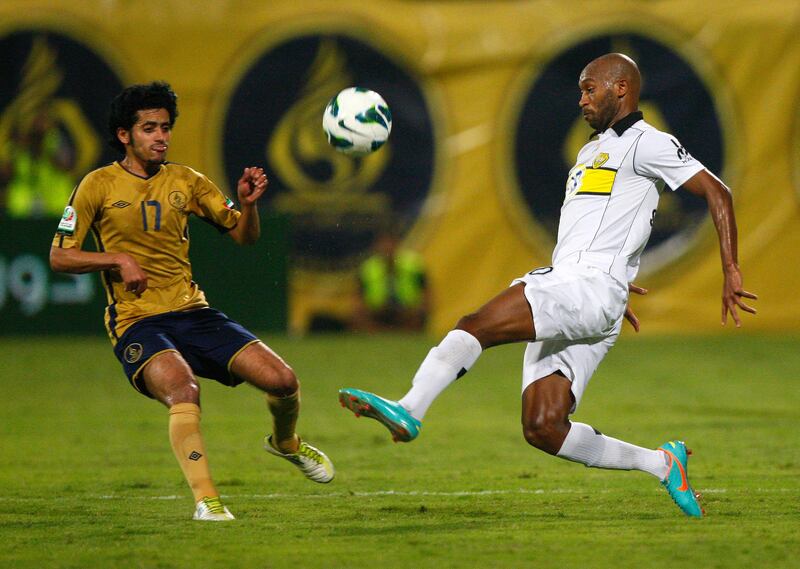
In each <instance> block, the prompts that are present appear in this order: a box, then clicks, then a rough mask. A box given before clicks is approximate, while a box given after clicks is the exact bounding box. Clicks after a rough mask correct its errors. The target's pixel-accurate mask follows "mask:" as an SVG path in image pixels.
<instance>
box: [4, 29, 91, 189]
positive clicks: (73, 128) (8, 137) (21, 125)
mask: <svg viewBox="0 0 800 569" xmlns="http://www.w3.org/2000/svg"><path fill="white" fill-rule="evenodd" d="M57 58H58V54H57V52H56V51H55V50H54V49H53V48H51V47H50V46H49V45H48V43H47V39H46V38H45V37H44V36H38V37H36V38H35V39H34V41H33V45H32V47H31V50H30V53H29V55H28V58H27V60H26V62H25V65H24V67H23V74H22V79H21V81H20V86H19V89H18V94H17V96H16V97H15V98H14V100H13V101H11V103H9V104H8V106H6V108H5V109H4V110H3V114H2V115H1V116H0V165H7V164H9V163H10V162H11V160H12V159H13V156H12V155H11V154H12V147H13V145H12V144H10V142H12V141H13V140H14V139H15V138H16V139H25V138H26V137H27V136H28V135H29V134H30V133H31V132H32V131H33V130H34V129H35V128H36V127H37V125H36V123H37V120H46V121H47V122H48V123H49V127H50V130H51V132H53V131H55V130H56V129H58V130H59V131H63V132H65V133H66V134H67V135H68V137H69V140H70V143H71V144H70V146H71V147H72V148H73V149H74V153H75V155H74V160H72V161H71V164H69V166H68V168H67V172H68V173H69V175H70V176H72V177H73V178H77V177H78V176H80V175H82V174H83V173H85V172H86V171H87V170H89V169H90V168H91V167H92V166H93V165H94V164H95V162H96V161H97V159H98V156H99V154H100V141H99V137H98V136H97V134H96V133H95V132H94V130H93V129H92V127H91V125H90V123H89V121H88V120H87V118H86V117H85V116H84V114H83V112H82V111H81V108H80V107H79V106H78V104H77V103H75V102H74V101H72V100H69V99H64V98H57V97H55V93H56V92H57V91H58V89H59V87H60V86H61V83H62V81H63V79H64V73H63V71H62V70H61V69H60V68H59V67H58V65H57V64H56V60H57Z"/></svg>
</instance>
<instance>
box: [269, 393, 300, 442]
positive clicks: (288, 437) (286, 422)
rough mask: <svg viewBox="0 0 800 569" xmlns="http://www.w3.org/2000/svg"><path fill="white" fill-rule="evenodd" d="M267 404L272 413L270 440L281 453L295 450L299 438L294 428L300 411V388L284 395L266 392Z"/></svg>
mask: <svg viewBox="0 0 800 569" xmlns="http://www.w3.org/2000/svg"><path fill="white" fill-rule="evenodd" d="M267 405H268V406H269V410H270V413H272V441H273V443H274V445H275V447H276V448H277V449H278V450H279V451H281V452H282V453H284V454H286V453H294V452H297V446H298V444H299V440H298V438H297V435H295V432H294V428H295V425H296V424H297V415H298V414H299V412H300V390H297V391H295V392H294V393H292V394H291V395H288V396H286V397H276V396H274V395H270V394H267Z"/></svg>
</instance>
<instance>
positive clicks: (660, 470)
mask: <svg viewBox="0 0 800 569" xmlns="http://www.w3.org/2000/svg"><path fill="white" fill-rule="evenodd" d="M557 456H560V457H561V458H565V459H567V460H571V461H573V462H580V463H582V464H585V465H586V466H594V467H597V468H610V469H616V470H641V471H643V472H649V473H650V474H652V475H653V476H655V477H656V478H658V479H659V480H664V478H666V477H667V472H668V468H667V460H666V455H665V454H664V453H663V452H661V451H658V450H651V449H647V448H642V447H637V446H635V445H632V444H629V443H626V442H624V441H620V440H617V439H612V438H611V437H607V436H605V435H603V434H601V433H598V432H596V431H595V430H594V429H593V428H592V427H590V426H589V425H586V424H584V423H575V422H573V423H572V427H571V428H570V430H569V433H567V438H566V439H564V444H562V445H561V449H560V450H559V451H558V454H557Z"/></svg>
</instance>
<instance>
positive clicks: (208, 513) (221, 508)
mask: <svg viewBox="0 0 800 569" xmlns="http://www.w3.org/2000/svg"><path fill="white" fill-rule="evenodd" d="M193 519H195V520H199V521H202V522H228V521H231V520H234V519H236V518H234V517H233V514H231V513H230V512H229V511H228V508H226V507H225V505H224V504H223V503H222V502H221V501H220V499H219V497H215V498H203V499H202V500H200V501H199V502H197V509H196V510H195V512H194V517H193Z"/></svg>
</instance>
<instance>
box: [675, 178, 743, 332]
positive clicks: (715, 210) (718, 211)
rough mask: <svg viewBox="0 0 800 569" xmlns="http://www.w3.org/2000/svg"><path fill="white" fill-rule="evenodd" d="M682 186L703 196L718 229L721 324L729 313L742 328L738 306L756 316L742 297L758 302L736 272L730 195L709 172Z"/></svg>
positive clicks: (737, 270) (734, 221) (734, 238)
mask: <svg viewBox="0 0 800 569" xmlns="http://www.w3.org/2000/svg"><path fill="white" fill-rule="evenodd" d="M683 187H684V188H686V189H687V190H689V191H690V192H692V193H693V194H695V195H698V196H702V197H704V198H705V199H706V202H708V211H709V213H710V214H711V219H713V220H714V226H715V227H716V228H717V236H718V237H719V252H720V257H721V258H722V273H723V275H724V282H723V285H722V324H723V326H724V325H725V324H727V322H728V312H730V313H731V317H733V321H734V322H735V323H736V327H737V328H738V327H740V326H741V325H742V322H741V320H740V319H739V314H738V312H737V310H736V308H737V306H738V307H739V308H741V309H742V310H744V311H745V312H749V313H751V314H755V313H756V309H755V308H752V307H751V306H748V305H747V304H745V302H744V301H743V300H742V299H743V298H749V299H752V300H757V299H758V297H757V296H756V295H755V294H753V293H751V292H747V291H746V290H744V289H743V288H742V273H741V271H740V270H739V261H738V251H737V232H736V216H735V215H734V213H733V200H732V199H731V192H730V190H729V189H728V187H727V186H726V185H725V184H723V183H722V181H721V180H720V179H719V178H717V177H716V176H714V175H713V174H712V173H711V172H709V171H708V170H701V171H700V172H698V173H697V174H695V175H694V176H692V177H691V178H689V180H688V181H686V182H685V183H684V184H683Z"/></svg>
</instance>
